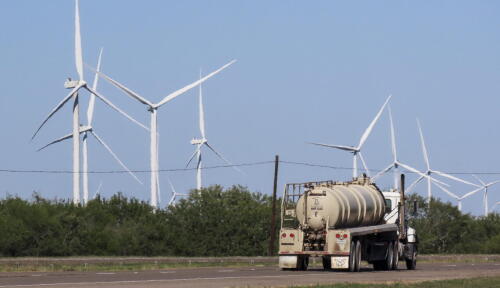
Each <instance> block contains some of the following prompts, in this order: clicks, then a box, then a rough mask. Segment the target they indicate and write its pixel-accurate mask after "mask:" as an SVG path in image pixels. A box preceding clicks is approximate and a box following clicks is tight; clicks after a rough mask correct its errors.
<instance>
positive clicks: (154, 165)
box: [92, 60, 236, 209]
mask: <svg viewBox="0 0 500 288" xmlns="http://www.w3.org/2000/svg"><path fill="white" fill-rule="evenodd" d="M234 62H236V60H232V61H231V62H229V63H227V64H226V65H224V66H222V67H221V68H219V69H217V70H215V71H213V72H212V73H210V74H208V75H206V76H205V77H203V78H201V79H199V80H198V81H195V82H193V83H191V84H189V85H187V86H185V87H183V88H181V89H179V90H177V91H175V92H172V93H170V94H169V95H167V96H166V97H165V98H163V100H161V101H160V102H158V103H153V102H150V101H149V100H147V99H146V98H144V97H142V96H141V95H139V94H138V93H136V92H134V91H132V90H131V89H129V88H127V87H125V86H124V85H123V84H121V83H119V82H118V81H116V80H114V79H112V78H111V77H109V76H107V75H106V74H104V73H102V72H100V71H96V70H95V69H92V70H94V71H95V72H97V73H98V74H99V75H100V76H101V77H103V78H104V79H106V81H108V82H109V83H111V84H112V85H114V86H115V87H117V88H118V89H120V90H122V91H123V92H125V93H126V94H127V95H128V96H129V97H131V98H132V99H135V100H137V101H139V102H140V103H142V104H144V105H146V107H147V109H148V111H149V113H150V115H151V126H150V128H149V131H150V151H151V157H150V169H151V199H150V201H151V202H150V203H151V206H152V207H153V208H155V209H156V208H157V207H158V200H157V195H158V194H157V189H158V185H159V182H158V181H159V180H158V178H159V174H158V169H159V168H158V167H159V166H158V142H157V135H158V127H157V118H158V108H160V107H161V106H162V105H164V104H165V103H167V102H169V101H171V100H173V99H174V98H176V97H177V96H179V95H181V94H184V93H185V92H187V91H189V90H191V89H192V88H194V87H196V86H198V85H200V84H201V83H203V82H205V81H206V80H208V79H209V78H211V77H213V76H214V75H216V74H218V73H219V72H221V71H222V70H224V69H226V68H227V67H229V66H230V65H231V64H233V63H234Z"/></svg>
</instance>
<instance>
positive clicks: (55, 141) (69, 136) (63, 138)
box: [36, 133, 73, 151]
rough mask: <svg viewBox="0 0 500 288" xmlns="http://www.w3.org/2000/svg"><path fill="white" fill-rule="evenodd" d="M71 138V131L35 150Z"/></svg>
mask: <svg viewBox="0 0 500 288" xmlns="http://www.w3.org/2000/svg"><path fill="white" fill-rule="evenodd" d="M71 138H73V133H71V134H68V135H65V136H63V137H61V138H58V139H56V140H54V141H52V142H50V143H49V144H47V145H45V146H43V147H42V148H40V149H38V150H36V151H42V150H43V149H45V148H47V147H49V146H51V145H53V144H56V143H59V142H62V141H64V140H67V139H71Z"/></svg>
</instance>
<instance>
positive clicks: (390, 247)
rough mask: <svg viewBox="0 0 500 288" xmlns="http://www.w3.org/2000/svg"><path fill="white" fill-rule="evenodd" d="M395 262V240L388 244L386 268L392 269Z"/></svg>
mask: <svg viewBox="0 0 500 288" xmlns="http://www.w3.org/2000/svg"><path fill="white" fill-rule="evenodd" d="M393 263H394V242H389V245H388V246H387V256H386V257H385V262H384V270H392V264H393Z"/></svg>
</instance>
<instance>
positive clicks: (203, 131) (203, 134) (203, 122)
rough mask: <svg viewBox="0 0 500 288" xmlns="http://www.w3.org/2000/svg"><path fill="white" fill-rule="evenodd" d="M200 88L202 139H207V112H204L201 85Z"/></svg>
mask: <svg viewBox="0 0 500 288" xmlns="http://www.w3.org/2000/svg"><path fill="white" fill-rule="evenodd" d="M200 79H201V69H200ZM199 88H200V95H199V106H200V107H199V109H200V111H199V112H200V119H199V121H200V133H201V138H203V139H205V111H204V110H203V96H202V93H201V84H200V86H199Z"/></svg>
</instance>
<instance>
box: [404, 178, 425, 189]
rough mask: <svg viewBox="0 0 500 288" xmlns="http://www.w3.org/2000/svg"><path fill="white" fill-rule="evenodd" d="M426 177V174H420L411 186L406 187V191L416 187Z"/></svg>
mask: <svg viewBox="0 0 500 288" xmlns="http://www.w3.org/2000/svg"><path fill="white" fill-rule="evenodd" d="M424 178H425V177H424V176H420V177H418V178H417V180H415V181H413V183H411V184H410V186H408V188H406V192H408V193H409V192H410V191H411V189H413V187H415V186H416V185H417V184H418V183H420V181H422V179H424Z"/></svg>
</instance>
